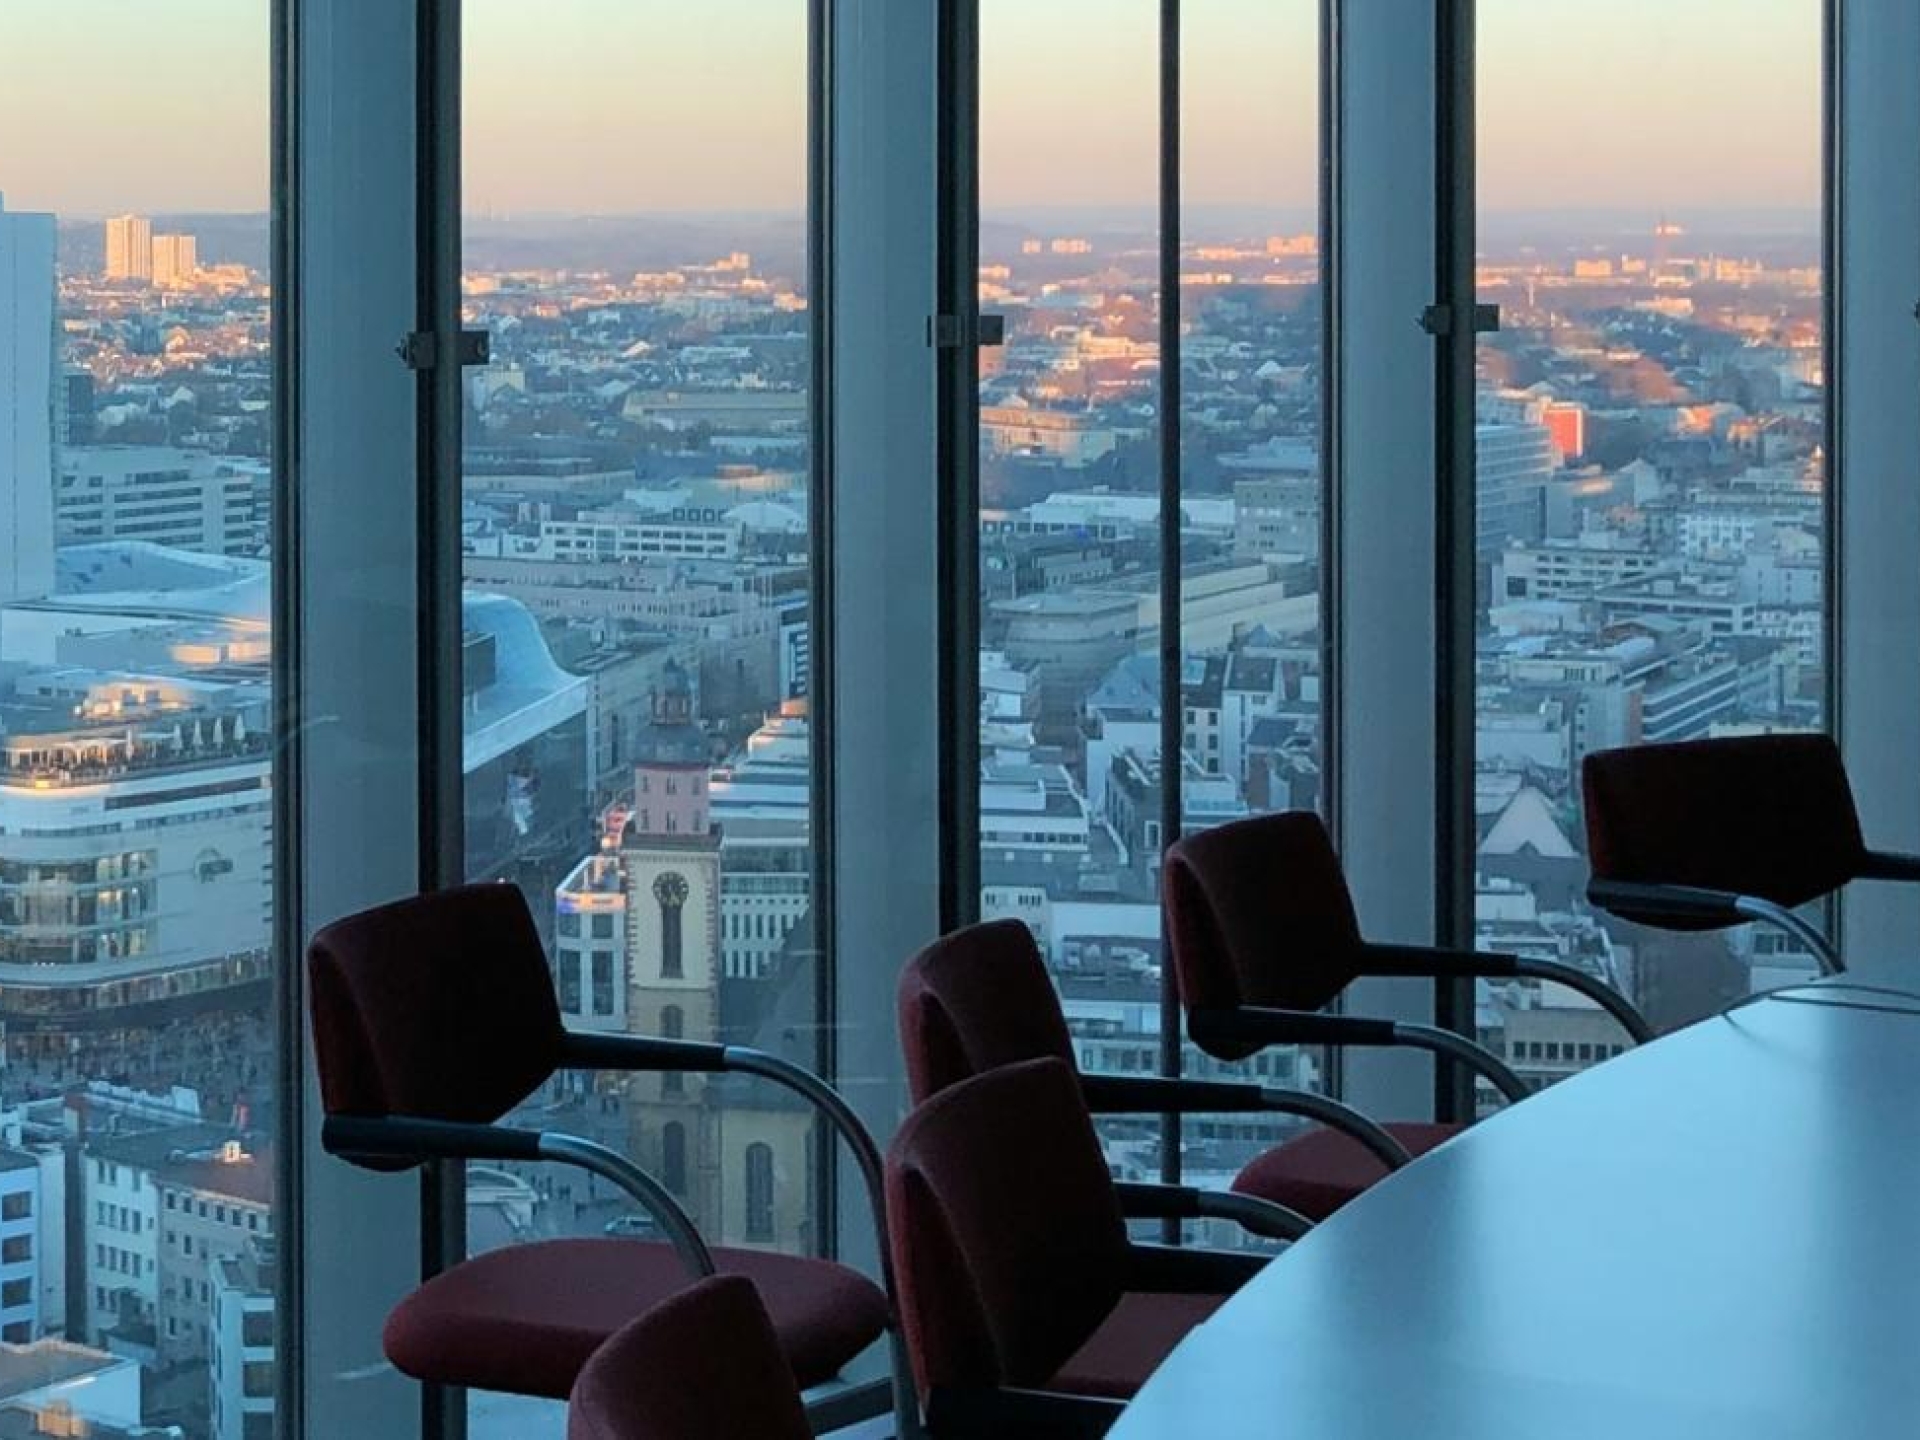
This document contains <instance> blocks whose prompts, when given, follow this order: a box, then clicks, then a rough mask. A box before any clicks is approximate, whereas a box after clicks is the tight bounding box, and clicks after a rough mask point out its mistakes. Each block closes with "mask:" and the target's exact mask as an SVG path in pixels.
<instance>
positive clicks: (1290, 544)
mask: <svg viewBox="0 0 1920 1440" xmlns="http://www.w3.org/2000/svg"><path fill="white" fill-rule="evenodd" d="M1182 9H1183V10H1184V16H1183V20H1182V31H1181V33H1180V34H1179V35H1178V36H1177V37H1176V40H1175V43H1177V44H1178V45H1179V47H1180V48H1179V54H1178V61H1179V64H1180V66H1181V72H1182V80H1181V85H1182V91H1183V95H1184V97H1185V98H1184V100H1183V103H1182V107H1181V114H1180V119H1181V122H1182V132H1183V145H1182V148H1181V156H1180V158H1181V169H1182V171H1183V174H1182V175H1181V177H1180V182H1181V183H1180V189H1179V211H1178V217H1179V222H1180V229H1181V232H1182V233H1181V234H1180V236H1179V237H1178V239H1177V241H1176V240H1175V239H1174V237H1171V236H1168V235H1166V234H1163V233H1162V230H1161V224H1160V210H1159V204H1160V194H1161V181H1162V171H1161V165H1160V143H1161V129H1160V100H1161V95H1162V91H1161V79H1160V74H1159V64H1160V55H1161V44H1162V30H1161V21H1162V15H1161V11H1162V7H1161V6H1159V5H1156V4H1151V3H1146V0H1140V3H1132V4H1129V5H1125V6H1120V7H1115V6H1114V5H1112V4H1111V3H1100V4H1063V5H1055V6H1049V7H1044V8H1042V7H1034V6H1029V5H1021V4H1017V3H1013V0H982V3H981V5H980V88H981V100H980V117H981V119H980V192H981V201H980V208H981V214H980V277H979V282H980V304H981V308H982V310H983V311H985V312H987V313H989V314H1000V315H1004V316H1005V317H1006V324H1005V343H1004V344H1003V345H1000V346H997V347H988V348H983V349H982V350H981V352H980V368H981V390H980V455H979V466H980V496H979V505H980V615H979V623H980V649H981V653H980V693H981V716H980V725H981V732H980V736H981V746H980V748H981V790H980V865H981V892H982V893H981V907H980V908H981V912H982V914H983V916H984V917H986V918H989V919H992V918H1002V917H1009V916H1011V917H1014V918H1018V919H1021V920H1023V921H1025V922H1026V923H1027V924H1028V925H1029V926H1031V927H1032V929H1033V931H1034V933H1035V935H1036V937H1037V938H1038V940H1039V941H1040V944H1041V947H1042V950H1043V952H1044V953H1045V955H1046V958H1047V961H1048V964H1049V966H1050V967H1051V969H1052V971H1053V973H1054V976H1055V979H1056V981H1057V983H1058V986H1059V989H1060V992H1061V996H1062V1000H1063V1003H1064V1005H1065V1008H1066V1011H1067V1015H1068V1023H1069V1027H1070V1029H1071V1030H1072V1032H1073V1034H1074V1037H1075V1045H1076V1047H1077V1049H1078V1051H1079V1060H1080V1063H1081V1065H1082V1066H1083V1067H1084V1068H1085V1069H1087V1070H1089V1071H1098V1072H1105V1073H1118V1074H1153V1073H1156V1072H1157V1071H1159V1070H1160V1068H1161V1064H1162V1061H1161V1048H1160V1047H1161V1034H1162V1019H1163V1017H1162V1011H1161V995H1162V979H1163V967H1164V963H1165V961H1164V957H1163V955H1162V947H1161V926H1160V908H1159V896H1158V869H1159V862H1160V857H1161V853H1162V851H1163V849H1164V847H1165V845H1166V843H1167V842H1168V841H1169V840H1170V839H1171V838H1173V837H1171V836H1169V835H1168V834H1166V833H1165V818H1164V817H1165V815H1166V812H1167V810H1168V809H1169V807H1170V804H1171V803H1172V802H1170V801H1169V799H1168V798H1167V796H1166V787H1167V785H1168V782H1169V780H1173V783H1174V786H1175V789H1176V793H1177V795H1178V803H1179V805H1180V811H1181V821H1180V823H1181V827H1182V828H1196V829H1197V828H1202V827H1204V826H1207V825H1211V824H1217V823H1219V822H1221V821H1223V820H1227V819H1231V818H1234V817H1236V816H1244V815H1248V814H1253V813H1256V812H1259V811H1263V810H1269V809H1285V808H1294V807H1301V806H1304V807H1308V808H1311V807H1313V806H1315V805H1317V804H1318V803H1319V800H1320V768H1321V757H1320V748H1321V747H1320V733H1319V694H1320V683H1321V657H1320V645H1321V640H1320V631H1319V597H1320V579H1319V562H1320V524H1321V521H1320V494H1321V472H1320V466H1319V433H1320V423H1321V400H1320V395H1321V391H1320V318H1319V317H1320V297H1319V285H1318V282H1319V263H1318V250H1319V240H1318V233H1317V232H1318V224H1319V213H1318V175H1319V161H1320V152H1319V135H1318V128H1319V81H1318V75H1319V64H1320V54H1319V23H1318V22H1319V7H1318V6H1317V5H1314V4H1311V3H1307V0H1300V3H1296V4H1291V5H1286V6H1280V7H1274V6H1268V5H1253V4H1249V3H1243V0H1194V3H1190V4H1188V5H1186V6H1184V7H1182ZM1069 51H1072V52H1073V53H1077V54H1081V55H1083V56H1085V57H1086V58H1087V59H1089V60H1090V61H1091V62H1093V63H1088V64H1084V65H1079V66H1077V67H1076V68H1075V70H1074V73H1073V77H1072V79H1071V80H1070V81H1068V80H1064V79H1063V77H1062V75H1061V72H1060V68H1059V64H1058V57H1059V56H1060V55H1062V54H1064V53H1068V52H1069ZM1174 243H1177V245H1178V255H1177V264H1178V274H1179V277H1180V290H1181V301H1182V305H1181V323H1180V353H1179V356H1178V358H1177V362H1176V363H1178V364H1179V365H1180V367H1181V369H1180V379H1181V381H1182V384H1181V386H1180V389H1181V391H1182V399H1181V403H1180V408H1179V412H1178V414H1175V415H1171V416H1165V415H1163V414H1162V408H1163V398H1164V392H1163V388H1162V384H1161V367H1162V365H1163V364H1165V363H1168V357H1166V356H1165V355H1163V354H1162V349H1161V347H1162V334H1161V313H1160V291H1161V283H1162V280H1161V274H1162V268H1161V267H1162V262H1163V250H1164V247H1165V246H1167V245H1168V244H1174ZM1169 424H1170V425H1173V426H1175V427H1176V429H1177V435H1176V438H1177V444H1176V446H1175V447H1174V452H1173V455H1172V456H1169V455H1167V454H1165V453H1163V436H1164V426H1166V425H1169ZM1169 459H1172V460H1174V462H1175V463H1176V465H1177V469H1178V472H1179V473H1178V474H1177V475H1176V476H1172V477H1166V476H1165V475H1164V469H1165V466H1166V464H1167V463H1168V461H1169ZM1163 479H1171V480H1173V481H1175V482H1177V484H1178V487H1179V488H1178V494H1179V496H1180V513H1179V517H1178V522H1177V523H1178V525H1179V530H1180V544H1179V552H1180V579H1181V582H1182V583H1181V587H1180V590H1181V592H1182V593H1181V595H1180V598H1179V600H1178V602H1177V605H1176V604H1174V603H1171V602H1170V594H1171V592H1170V591H1169V588H1168V586H1167V585H1166V583H1165V578H1164V577H1165V565H1164V557H1163V550H1162V539H1161V526H1162V524H1163V521H1164V520H1165V518H1166V517H1165V516H1163V513H1162V509H1161V497H1162V493H1163V491H1162V485H1163ZM1169 612H1174V613H1169ZM1169 624H1171V625H1175V626H1177V627H1178V636H1179V642H1178V643H1179V649H1180V653H1181V664H1180V675H1179V690H1180V695H1179V698H1178V701H1177V702H1176V703H1178V705H1179V707H1180V714H1181V717H1182V727H1181V729H1182V742H1181V745H1180V754H1179V756H1178V757H1177V761H1176V762H1172V763H1177V766H1178V770H1177V779H1174V777H1173V776H1170V775H1169V773H1168V771H1169V763H1170V762H1168V761H1166V760H1165V759H1164V758H1163V755H1162V750H1161V733H1162V730H1161V727H1162V718H1161V717H1162V703H1163V696H1162V657H1161V646H1162V636H1163V634H1164V627H1165V626H1167V625H1169ZM1185 1065H1186V1068H1187V1069H1188V1071H1189V1072H1191V1073H1197V1074H1213V1073H1238V1074H1241V1075H1243V1076H1245V1077H1246V1078H1249V1079H1251V1078H1255V1077H1258V1078H1262V1079H1269V1080H1276V1081H1281V1082H1284V1083H1295V1084H1306V1085H1315V1084H1318V1083H1319V1079H1320V1074H1321V1068H1320V1066H1319V1064H1318V1063H1317V1062H1316V1060H1315V1059H1314V1058H1313V1057H1311V1056H1306V1055H1298V1054H1288V1053H1278V1054H1271V1055H1265V1056H1262V1057H1260V1058H1259V1059H1258V1060H1257V1061H1255V1062H1252V1063H1251V1064H1250V1065H1248V1066H1245V1067H1233V1069H1232V1070H1230V1071H1223V1070H1222V1069H1221V1067H1218V1066H1216V1065H1215V1064H1214V1063H1213V1062H1212V1061H1210V1060H1208V1059H1206V1058H1205V1057H1203V1056H1200V1055H1199V1054H1198V1053H1197V1052H1193V1051H1191V1050H1189V1052H1188V1054H1187V1058H1186V1062H1185ZM1284 1123H1285V1122H1268V1121H1263V1120H1259V1119H1254V1120H1251V1121H1249V1120H1247V1119H1245V1117H1235V1118H1234V1120H1233V1121H1231V1122H1228V1121H1226V1120H1221V1121H1217V1122H1216V1121H1209V1120H1205V1119H1199V1120H1195V1121H1192V1122H1189V1124H1188V1125H1187V1126H1186V1128H1185V1134H1184V1139H1183V1147H1184V1154H1183V1163H1184V1166H1185V1168H1186V1169H1187V1170H1188V1171H1189V1172H1190V1178H1191V1179H1193V1180H1195V1181H1197V1182H1199V1183H1209V1182H1214V1181H1217V1182H1219V1183H1223V1184H1224V1183H1225V1182H1226V1181H1227V1180H1229V1179H1231V1177H1232V1175H1233V1173H1234V1172H1235V1171H1236V1170H1237V1169H1238V1168H1239V1166H1240V1165H1241V1164H1242V1163H1244V1162H1245V1160H1247V1159H1249V1158H1251V1156H1252V1155H1253V1154H1255V1153H1257V1151H1258V1150H1259V1148H1261V1147H1262V1146H1263V1145H1266V1144H1271V1143H1272V1142H1273V1141H1274V1140H1276V1139H1278V1138H1280V1135H1281V1133H1282V1129H1281V1126H1282V1125H1283V1124H1284ZM1102 1129H1103V1134H1104V1136H1105V1139H1106V1142H1107V1146H1108V1152H1109V1159H1110V1161H1111V1163H1112V1164H1113V1166H1114V1168H1115V1171H1116V1173H1118V1174H1122V1175H1125V1176H1127V1177H1128V1178H1138V1179H1144V1178H1149V1177H1152V1176H1157V1175H1158V1174H1159V1172H1160V1162H1161V1134H1160V1125H1159V1122H1158V1121H1157V1120H1155V1119H1151V1118H1142V1119H1140V1120H1108V1121H1106V1122H1104V1123H1103V1126H1102Z"/></svg>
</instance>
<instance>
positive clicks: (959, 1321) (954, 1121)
mask: <svg viewBox="0 0 1920 1440" xmlns="http://www.w3.org/2000/svg"><path fill="white" fill-rule="evenodd" d="M887 1214H888V1217H889V1220H890V1222H891V1227H892V1236H891V1243H892V1251H893V1264H894V1283H895V1286H896V1288H897V1290H898V1293H899V1305H900V1322H901V1330H902V1333H903V1334H904V1335H905V1337H906V1341H907V1349H908V1353H909V1354H910V1355H911V1356H912V1358H913V1368H914V1373H915V1376H916V1378H917V1379H918V1381H919V1384H920V1387H921V1390H922V1392H923V1393H926V1392H928V1391H931V1390H932V1389H933V1388H934V1387H936V1386H944V1387H973V1386H1001V1385H1015V1386H1040V1385H1044V1384H1045V1383H1046V1381H1047V1380H1048V1379H1049V1378H1050V1377H1051V1376H1052V1375H1053V1374H1054V1373H1055V1372H1056V1371H1058V1370H1059V1368H1060V1367H1061V1366H1062V1365H1063V1364H1065V1363H1066V1361H1067V1360H1068V1359H1069V1358H1070V1357H1071V1356H1072V1355H1073V1353H1074V1352H1075V1351H1076V1350H1078V1349H1079V1348H1080V1347H1081V1345H1083V1344H1084V1343H1085V1342H1086V1340H1087V1337H1088V1336H1090V1335H1091V1334H1092V1333H1093V1331H1094V1330H1095V1329H1097V1328H1098V1327H1099V1325H1100V1323H1101V1322H1102V1321H1103V1320H1105V1319H1106V1317H1107V1315H1108V1314H1109V1313H1110V1312H1111V1311H1112V1310H1113V1307H1114V1306H1115V1305H1116V1304H1118V1303H1119V1299H1120V1293H1121V1286H1122V1283H1123V1270H1124V1266H1125V1263H1126V1258H1127V1230H1126V1222H1125V1220H1123V1219H1122V1218H1121V1214H1120V1205H1119V1200H1118V1198H1117V1197H1116V1195H1115V1193H1114V1188H1113V1178H1112V1176H1111V1175H1110V1174H1109V1173H1108V1171H1107V1164H1106V1160H1105V1158H1104V1157H1103V1156H1102V1154H1101V1151H1100V1141H1099V1139H1098V1137H1097V1136H1096V1135H1095V1134H1094V1129H1093V1121H1092V1118H1091V1117H1090V1116H1089V1115H1088V1114H1087V1107H1086V1102H1085V1100H1084V1099H1083V1098H1082V1096H1081V1093H1080V1082H1079V1079H1078V1077H1076V1076H1075V1075H1074V1073H1073V1071H1072V1070H1071V1069H1069V1068H1068V1067H1067V1066H1066V1065H1065V1064H1064V1063H1063V1062H1061V1061H1059V1060H1053V1059H1046V1060H1029V1061H1024V1062H1022V1063H1020V1064H1017V1065H1006V1066H1002V1067H1000V1068H999V1069H995V1070H988V1071H985V1072H983V1073H981V1074H979V1075H975V1076H973V1077H972V1078H971V1079H967V1080H961V1081H959V1082H958V1083H956V1084H954V1085H950V1086H948V1087H947V1088H946V1089H944V1090H942V1091H941V1092H940V1093H939V1094H937V1095H935V1096H934V1097H933V1098H932V1099H931V1100H928V1101H927V1102H926V1103H924V1104H923V1105H921V1106H919V1107H918V1108H917V1109H915V1110H914V1112H913V1113H912V1114H911V1115H909V1116H908V1117H907V1120H906V1123H905V1124H903V1125H902V1126H901V1127H900V1130H899V1133H898V1134H897V1135H895V1137H894V1141H893V1144H892V1146H891V1147H890V1148H889V1150H888V1152H887Z"/></svg>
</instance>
